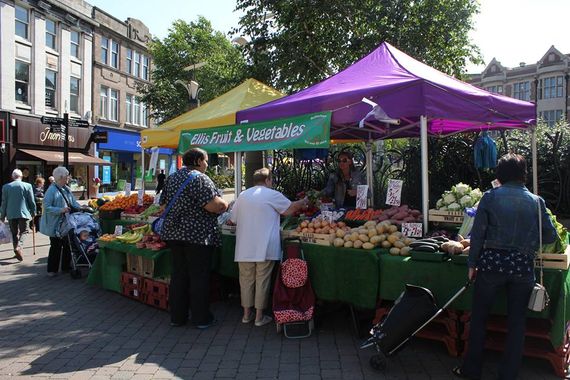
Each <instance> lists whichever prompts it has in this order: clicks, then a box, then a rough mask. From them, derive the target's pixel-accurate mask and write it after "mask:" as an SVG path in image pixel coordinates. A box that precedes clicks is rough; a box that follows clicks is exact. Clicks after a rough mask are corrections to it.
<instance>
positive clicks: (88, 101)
mask: <svg viewBox="0 0 570 380" xmlns="http://www.w3.org/2000/svg"><path fill="white" fill-rule="evenodd" d="M82 36H84V37H83V38H82V39H81V44H82V45H81V47H80V48H81V60H82V62H83V65H82V70H83V72H82V73H81V82H80V85H81V88H80V89H79V93H80V94H81V97H80V99H79V110H80V111H81V115H82V116H83V115H85V113H86V112H87V111H91V115H92V116H91V120H93V119H94V116H95V114H94V113H93V103H92V96H93V89H92V88H91V86H92V83H93V82H92V70H93V51H92V50H91V49H93V41H92V39H91V38H92V37H91V36H85V35H84V34H82Z"/></svg>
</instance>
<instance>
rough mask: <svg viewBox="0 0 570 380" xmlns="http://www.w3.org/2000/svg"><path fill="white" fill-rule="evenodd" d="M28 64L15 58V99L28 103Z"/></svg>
mask: <svg viewBox="0 0 570 380" xmlns="http://www.w3.org/2000/svg"><path fill="white" fill-rule="evenodd" d="M29 89H30V64H29V63H26V62H22V61H18V60H16V101H17V102H20V103H25V104H28V94H29Z"/></svg>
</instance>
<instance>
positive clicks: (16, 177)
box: [12, 169, 24, 179]
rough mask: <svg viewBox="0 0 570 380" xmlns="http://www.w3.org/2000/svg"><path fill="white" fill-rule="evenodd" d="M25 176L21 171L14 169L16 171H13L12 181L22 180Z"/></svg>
mask: <svg viewBox="0 0 570 380" xmlns="http://www.w3.org/2000/svg"><path fill="white" fill-rule="evenodd" d="M23 176H24V175H23V174H22V171H21V170H20V169H14V171H12V179H18V178H22V177H23Z"/></svg>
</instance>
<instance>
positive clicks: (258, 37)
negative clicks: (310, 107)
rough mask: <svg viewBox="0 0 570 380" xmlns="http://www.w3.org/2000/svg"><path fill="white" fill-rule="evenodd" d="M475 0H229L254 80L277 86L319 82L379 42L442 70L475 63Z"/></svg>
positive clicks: (461, 70)
mask: <svg viewBox="0 0 570 380" xmlns="http://www.w3.org/2000/svg"><path fill="white" fill-rule="evenodd" d="M478 9H479V6H478V3H477V1H476V0H327V1H322V0H271V1H268V0H237V10H241V11H243V12H244V15H243V16H242V17H241V19H240V22H239V27H238V28H236V29H235V30H234V32H235V33H239V34H241V35H242V36H247V37H248V38H249V39H250V42H249V43H248V44H247V45H245V46H244V48H243V50H244V53H245V56H246V57H247V60H248V63H249V64H250V65H251V70H252V74H253V76H254V77H256V78H257V79H259V80H261V81H264V82H266V83H269V84H272V85H273V86H275V87H276V88H279V89H282V90H285V91H296V90H300V89H303V88H305V87H307V86H309V85H311V84H313V83H315V82H317V81H319V80H322V79H325V78H327V77H329V76H330V75H332V74H334V73H336V72H338V71H339V70H340V69H343V68H345V67H347V66H348V65H350V64H351V63H353V62H354V61H356V60H357V59H359V58H361V57H363V56H364V55H366V54H367V53H369V52H370V51H372V50H373V49H374V48H375V47H377V46H378V45H379V44H380V43H381V42H383V41H387V42H389V43H391V44H393V45H395V46H396V47H397V48H399V49H401V50H403V51H404V52H406V53H407V54H409V55H411V56H413V57H414V58H416V59H419V60H421V61H423V62H425V63H426V64H428V65H430V66H433V67H435V68H437V69H439V70H442V71H444V72H446V73H448V74H451V75H455V76H461V75H462V74H464V71H465V66H466V64H467V62H468V61H471V62H474V63H479V62H481V58H480V54H479V51H478V49H477V47H476V46H475V45H474V44H473V43H472V42H471V41H470V39H469V36H468V33H469V31H470V30H471V29H472V28H473V16H474V15H475V14H476V13H477V12H478Z"/></svg>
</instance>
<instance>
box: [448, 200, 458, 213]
mask: <svg viewBox="0 0 570 380" xmlns="http://www.w3.org/2000/svg"><path fill="white" fill-rule="evenodd" d="M447 209H448V210H449V211H461V205H460V204H459V203H457V202H453V203H452V204H450V205H449V206H447Z"/></svg>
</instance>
